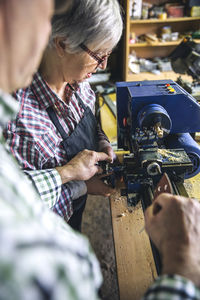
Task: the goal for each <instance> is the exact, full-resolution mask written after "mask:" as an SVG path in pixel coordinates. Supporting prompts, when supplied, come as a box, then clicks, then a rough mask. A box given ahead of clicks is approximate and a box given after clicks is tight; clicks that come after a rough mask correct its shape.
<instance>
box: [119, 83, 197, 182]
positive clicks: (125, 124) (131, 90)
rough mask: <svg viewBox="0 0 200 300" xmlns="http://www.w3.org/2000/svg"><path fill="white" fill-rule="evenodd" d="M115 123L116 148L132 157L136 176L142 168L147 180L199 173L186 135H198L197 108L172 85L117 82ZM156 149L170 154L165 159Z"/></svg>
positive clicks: (194, 149)
mask: <svg viewBox="0 0 200 300" xmlns="http://www.w3.org/2000/svg"><path fill="white" fill-rule="evenodd" d="M117 122H118V148H123V149H124V150H130V153H133V154H134V157H135V159H137V164H136V165H137V167H139V169H140V171H139V173H140V175H141V174H143V173H144V170H142V169H143V167H144V166H145V168H146V171H147V173H148V174H149V175H150V177H152V176H153V175H158V173H162V172H163V171H166V170H169V173H170V172H171V173H177V174H179V175H181V174H182V176H183V177H184V178H189V177H192V176H194V175H196V174H197V173H199V172H200V148H199V146H198V144H197V143H196V142H195V141H194V139H193V138H192V137H191V135H190V134H191V133H195V132H198V131H200V105H199V103H198V102H197V101H196V100H195V99H194V98H193V97H192V96H191V95H190V94H189V93H187V92H186V91H185V90H184V89H183V88H182V87H180V86H179V85H178V84H177V83H175V82H174V81H172V80H157V81H136V82H118V83H117ZM159 149H168V150H170V152H169V151H168V153H170V155H169V157H168V158H166V156H165V157H162V155H160V154H159V151H158V150H159ZM178 149H179V150H180V151H182V152H177V151H179V150H178ZM160 152H161V151H160ZM166 153H167V152H166ZM173 153H176V154H177V155H176V154H173ZM185 153H186V154H187V155H186V154H185ZM172 156H174V165H173V164H171V161H172V160H173V159H172ZM178 156H181V157H182V161H181V160H180V161H178V160H177V159H175V158H176V157H178ZM183 156H184V158H185V159H183ZM166 159H168V165H167V164H166ZM129 161H130V159H129ZM138 161H139V162H140V165H138ZM144 161H145V162H146V163H144ZM191 161H192V167H191ZM148 162H149V163H151V166H152V168H150V167H149V169H148V165H149V164H148ZM189 162H190V163H189ZM152 163H154V164H152ZM156 164H157V165H156ZM178 164H179V167H180V168H179V167H178V166H177V165H178ZM189 165H190V166H189ZM184 166H185V167H184ZM148 170H150V172H148ZM142 176H143V177H144V175H142ZM179 177H180V176H179ZM129 183H130V182H127V184H129Z"/></svg>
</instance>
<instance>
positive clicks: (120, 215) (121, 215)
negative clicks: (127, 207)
mask: <svg viewBox="0 0 200 300" xmlns="http://www.w3.org/2000/svg"><path fill="white" fill-rule="evenodd" d="M125 216H126V214H125V213H121V214H119V215H117V218H121V217H125Z"/></svg>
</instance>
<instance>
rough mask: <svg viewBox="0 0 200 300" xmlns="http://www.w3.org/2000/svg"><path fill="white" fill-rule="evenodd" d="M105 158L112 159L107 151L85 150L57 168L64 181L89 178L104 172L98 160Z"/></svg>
mask: <svg viewBox="0 0 200 300" xmlns="http://www.w3.org/2000/svg"><path fill="white" fill-rule="evenodd" d="M103 160H106V161H109V160H110V158H109V156H108V155H107V154H106V153H104V152H95V151H90V150H83V151H81V152H79V153H78V154H77V155H76V156H75V157H74V158H73V159H72V160H70V161H69V162H68V163H67V164H66V165H64V166H62V167H57V168H56V170H57V171H58V173H59V174H60V176H61V180H62V183H66V182H68V181H71V180H88V179H90V178H91V177H93V176H94V175H95V174H96V173H98V174H99V173H101V172H102V169H101V168H100V167H99V166H98V162H99V161H103Z"/></svg>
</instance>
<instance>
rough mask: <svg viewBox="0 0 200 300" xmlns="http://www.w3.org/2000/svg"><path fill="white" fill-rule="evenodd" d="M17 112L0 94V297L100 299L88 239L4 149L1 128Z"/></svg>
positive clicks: (13, 103)
mask: <svg viewBox="0 0 200 300" xmlns="http://www.w3.org/2000/svg"><path fill="white" fill-rule="evenodd" d="M17 109H18V106H17V102H16V101H14V100H13V99H12V98H11V97H10V96H9V95H7V94H3V93H2V92H0V151H1V160H0V299H6V300H13V299H14V300H25V299H26V300H27V299H29V300H36V299H37V300H40V299H41V300H42V299H52V300H54V299H55V300H60V299H61V300H62V299H74V300H75V299H76V300H77V299H84V300H88V299H91V300H92V299H98V295H97V290H98V288H99V286H100V284H101V281H102V277H101V273H100V268H99V264H98V261H97V259H96V257H95V255H94V253H93V252H92V250H91V247H90V245H89V243H88V240H87V239H86V238H85V237H83V236H81V235H80V234H78V233H76V232H75V231H73V230H72V229H71V228H70V227H69V226H68V225H67V224H66V223H65V222H64V221H63V220H62V218H60V217H59V216H57V215H56V214H55V213H53V212H51V211H50V210H49V209H48V208H46V207H45V206H44V204H43V202H42V201H41V200H40V199H39V198H38V194H37V193H36V191H35V189H34V188H33V186H32V183H31V181H29V180H28V178H27V177H25V176H24V175H23V174H22V172H21V170H20V169H19V168H18V165H17V164H16V162H15V160H14V159H13V158H12V157H11V155H10V154H9V153H8V151H7V150H6V148H5V144H4V139H3V137H2V127H3V125H4V123H5V122H7V121H8V119H10V118H11V117H13V113H14V112H15V111H17ZM49 178H50V180H51V175H50V177H49Z"/></svg>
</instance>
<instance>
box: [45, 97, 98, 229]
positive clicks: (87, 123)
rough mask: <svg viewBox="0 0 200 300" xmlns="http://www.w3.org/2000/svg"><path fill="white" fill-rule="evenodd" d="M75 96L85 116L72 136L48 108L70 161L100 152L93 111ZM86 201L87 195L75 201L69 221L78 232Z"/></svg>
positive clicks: (51, 108) (52, 110)
mask: <svg viewBox="0 0 200 300" xmlns="http://www.w3.org/2000/svg"><path fill="white" fill-rule="evenodd" d="M75 96H76V98H77V100H78V102H79V104H80V106H81V107H82V108H83V109H84V115H83V118H82V119H81V120H80V122H79V123H78V124H77V126H76V128H75V129H74V131H73V132H72V134H71V135H70V136H69V135H68V134H67V133H66V132H65V131H64V129H63V127H62V125H61V124H60V122H59V120H58V117H57V115H56V113H55V111H54V109H53V107H52V106H51V107H48V108H47V113H48V115H49V118H50V119H51V121H52V122H53V124H54V125H55V127H56V128H57V130H58V132H59V133H60V135H61V137H62V144H63V147H64V149H65V152H66V156H67V160H68V161H69V160H71V159H72V158H73V157H74V156H76V155H77V154H78V153H79V152H80V151H82V150H84V149H88V150H95V151H97V150H98V134H97V122H96V119H95V116H94V115H93V113H92V111H91V109H90V108H89V107H86V106H85V104H84V103H83V101H82V99H81V98H80V96H79V95H78V94H77V93H76V92H75ZM86 200H87V195H84V196H81V197H80V198H78V199H75V200H73V215H72V217H71V218H70V220H69V221H68V224H69V225H71V227H72V228H74V229H76V230H78V231H81V222H82V214H83V211H84V208H85V204H86Z"/></svg>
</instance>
